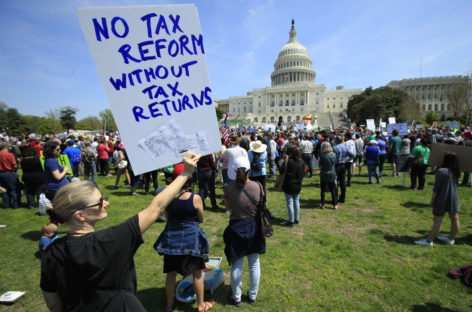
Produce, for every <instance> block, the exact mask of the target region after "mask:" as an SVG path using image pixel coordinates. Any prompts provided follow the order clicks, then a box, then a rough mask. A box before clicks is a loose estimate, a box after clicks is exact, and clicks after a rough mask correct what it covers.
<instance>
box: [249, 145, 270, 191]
mask: <svg viewBox="0 0 472 312" xmlns="http://www.w3.org/2000/svg"><path fill="white" fill-rule="evenodd" d="M266 150H267V145H266V144H262V142H261V141H260V140H257V141H253V142H251V143H249V152H248V153H247V156H248V159H249V163H250V164H251V170H250V171H249V179H250V180H251V181H255V182H259V183H260V184H262V187H263V188H264V193H265V191H266V181H267V169H266V160H267V151H266Z"/></svg>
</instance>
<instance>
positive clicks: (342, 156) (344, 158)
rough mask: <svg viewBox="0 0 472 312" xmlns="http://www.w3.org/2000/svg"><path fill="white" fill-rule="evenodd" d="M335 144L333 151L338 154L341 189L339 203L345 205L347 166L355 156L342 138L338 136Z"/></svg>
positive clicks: (337, 169) (338, 176)
mask: <svg viewBox="0 0 472 312" xmlns="http://www.w3.org/2000/svg"><path fill="white" fill-rule="evenodd" d="M334 143H335V144H336V145H335V146H334V147H333V151H334V153H335V154H336V167H335V168H336V177H337V182H338V186H339V188H340V189H341V194H340V195H339V199H338V202H340V203H344V201H345V200H346V164H347V163H349V161H352V159H353V157H354V154H352V153H351V151H350V150H348V148H347V146H346V145H345V144H344V142H343V137H342V136H336V137H335V138H334Z"/></svg>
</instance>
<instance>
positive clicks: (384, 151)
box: [377, 131, 387, 179]
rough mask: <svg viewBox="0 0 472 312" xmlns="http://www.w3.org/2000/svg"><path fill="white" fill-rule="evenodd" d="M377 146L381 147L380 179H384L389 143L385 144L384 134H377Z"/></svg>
mask: <svg viewBox="0 0 472 312" xmlns="http://www.w3.org/2000/svg"><path fill="white" fill-rule="evenodd" d="M377 146H378V147H379V179H380V178H382V174H383V171H384V163H385V159H387V143H386V142H385V140H384V138H383V136H382V133H381V132H380V131H379V132H378V133H377Z"/></svg>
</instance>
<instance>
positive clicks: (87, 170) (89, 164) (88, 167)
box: [81, 142, 97, 183]
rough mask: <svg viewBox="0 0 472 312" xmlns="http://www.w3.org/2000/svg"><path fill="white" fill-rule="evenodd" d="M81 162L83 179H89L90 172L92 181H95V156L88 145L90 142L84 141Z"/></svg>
mask: <svg viewBox="0 0 472 312" xmlns="http://www.w3.org/2000/svg"><path fill="white" fill-rule="evenodd" d="M81 156H82V163H83V164H84V179H85V181H89V179H90V174H91V175H92V182H93V183H97V156H96V154H95V151H94V150H93V148H92V147H91V145H90V142H85V147H84V149H83V150H82V154H81Z"/></svg>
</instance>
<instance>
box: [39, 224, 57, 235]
mask: <svg viewBox="0 0 472 312" xmlns="http://www.w3.org/2000/svg"><path fill="white" fill-rule="evenodd" d="M56 231H57V225H55V224H54V223H46V224H43V226H42V227H41V234H43V235H44V234H46V233H54V232H56Z"/></svg>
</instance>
